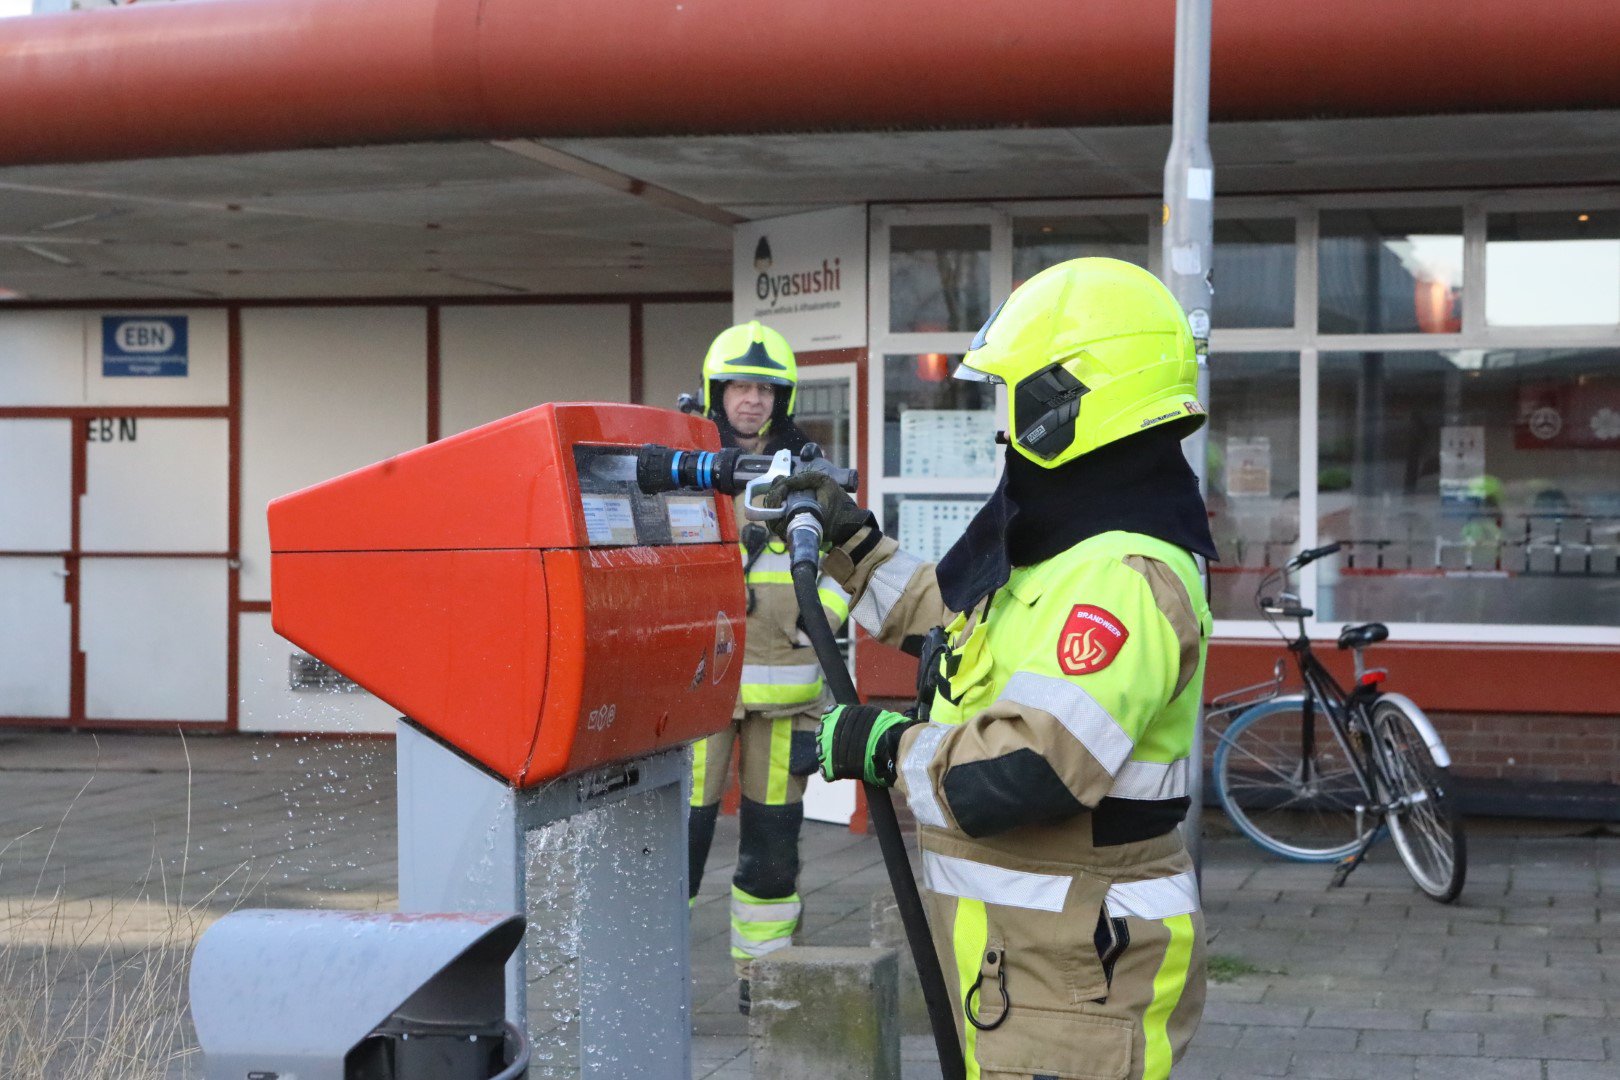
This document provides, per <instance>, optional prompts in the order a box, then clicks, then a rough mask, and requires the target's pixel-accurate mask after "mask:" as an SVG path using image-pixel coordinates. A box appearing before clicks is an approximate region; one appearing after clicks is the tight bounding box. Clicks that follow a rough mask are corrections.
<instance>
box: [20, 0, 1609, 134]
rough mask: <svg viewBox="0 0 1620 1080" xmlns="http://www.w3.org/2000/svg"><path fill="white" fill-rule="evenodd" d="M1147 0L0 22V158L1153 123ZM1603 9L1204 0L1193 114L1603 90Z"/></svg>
mask: <svg viewBox="0 0 1620 1080" xmlns="http://www.w3.org/2000/svg"><path fill="white" fill-rule="evenodd" d="M1174 26H1175V5H1174V3H1172V2H1170V0H1140V2H1135V3H1119V2H1117V0H1018V2H1016V3H1012V2H979V3H951V4H940V3H938V2H937V0H889V2H887V3H882V4H873V3H870V2H868V0H819V2H817V3H814V4H802V5H801V4H791V3H776V4H761V3H759V2H758V0H615V2H613V3H591V2H581V0H229V2H219V3H186V4H155V5H150V6H145V5H135V6H132V7H119V8H113V9H107V10H98V11H88V12H74V13H68V14H62V15H48V16H34V17H29V18H20V19H6V20H0V102H3V103H4V107H3V108H0V165H17V164H27V163H45V162H79V161H105V160H116V159H122V158H137V157H171V156H185V155H196V154H222V153H243V152H250V151H263V150H291V149H307V148H314V147H324V146H345V145H358V144H375V143H397V142H414V141H422V140H435V139H468V138H479V139H486V138H495V139H507V138H522V137H529V138H560V137H568V136H630V135H677V134H736V133H760V132H777V131H780V132H786V131H826V130H884V129H895V128H901V129H925V128H935V127H949V128H991V127H1003V126H1042V127H1050V126H1086V125H1102V124H1150V123H1151V124H1157V123H1164V122H1165V121H1167V120H1168V118H1169V114H1170V96H1171V71H1172V59H1173V56H1174V50H1173V40H1174ZM1616 41H1620V4H1614V3H1593V2H1591V0H1542V2H1540V3H1536V4H1526V3H1523V2H1522V0H1471V2H1463V3H1452V4H1420V3H1412V2H1411V0H1363V2H1362V3H1361V4H1359V5H1357V6H1355V8H1354V9H1353V10H1352V9H1347V8H1345V7H1343V6H1335V5H1331V4H1319V3H1314V2H1312V0H1223V2H1222V4H1221V9H1220V16H1219V18H1218V19H1216V21H1215V33H1214V46H1213V100H1212V114H1213V116H1214V118H1215V119H1216V120H1246V119H1296V118H1309V117H1318V116H1387V115H1413V114H1432V113H1444V112H1459V111H1466V112H1505V111H1534V110H1543V109H1547V110H1551V109H1572V108H1612V107H1616V106H1620V64H1616V63H1615V62H1614V53H1613V48H1614V42H1616Z"/></svg>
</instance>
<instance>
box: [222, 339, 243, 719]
mask: <svg viewBox="0 0 1620 1080" xmlns="http://www.w3.org/2000/svg"><path fill="white" fill-rule="evenodd" d="M225 331H226V332H225V337H226V350H225V356H226V361H225V362H226V374H227V379H226V384H227V387H228V393H227V399H228V400H229V402H230V433H229V439H230V453H229V455H228V460H227V462H226V470H227V472H226V475H227V480H226V483H227V494H226V509H225V513H226V514H227V516H228V517H227V521H226V534H227V539H226V541H225V546H226V547H228V548H230V549H231V553H232V558H231V560H230V562H229V563H227V564H226V570H225V598H226V603H225V606H226V614H225V620H226V621H225V664H226V667H225V729H226V730H227V731H236V730H237V728H238V726H239V724H240V722H241V719H242V717H241V712H242V702H241V696H242V695H241V690H242V687H241V681H242V672H241V663H240V661H241V653H242V626H241V623H242V620H241V602H242V563H241V559H240V557H239V556H240V552H241V550H242V310H241V309H240V308H237V307H232V308H229V309H227V311H226V315H225Z"/></svg>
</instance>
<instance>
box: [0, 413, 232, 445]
mask: <svg viewBox="0 0 1620 1080" xmlns="http://www.w3.org/2000/svg"><path fill="white" fill-rule="evenodd" d="M103 416H132V417H135V418H137V419H141V420H147V419H152V420H229V419H230V416H231V410H230V406H228V405H101V406H94V405H0V420H90V419H94V418H100V417H103ZM87 436H88V432H86V433H85V434H84V435H81V436H80V437H79V441H80V442H84V441H86V437H87Z"/></svg>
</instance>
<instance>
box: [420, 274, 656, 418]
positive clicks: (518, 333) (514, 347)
mask: <svg viewBox="0 0 1620 1080" xmlns="http://www.w3.org/2000/svg"><path fill="white" fill-rule="evenodd" d="M439 319H440V322H439V326H440V332H441V337H440V342H441V343H440V347H439V356H440V377H439V379H440V381H439V385H440V400H441V402H442V412H441V414H440V424H441V429H440V430H441V431H442V432H443V434H445V435H453V434H455V433H456V432H458V431H465V430H467V429H468V428H471V427H477V426H478V425H479V424H484V423H488V422H489V421H491V420H498V419H500V418H501V417H503V416H510V415H511V414H512V413H515V412H521V411H522V410H524V409H527V408H530V407H531V406H534V405H540V404H542V403H544V402H548V401H629V400H630V307H629V305H628V304H569V305H560V304H535V305H533V306H521V307H476V306H468V307H446V308H444V309H442V311H441V312H440V315H439Z"/></svg>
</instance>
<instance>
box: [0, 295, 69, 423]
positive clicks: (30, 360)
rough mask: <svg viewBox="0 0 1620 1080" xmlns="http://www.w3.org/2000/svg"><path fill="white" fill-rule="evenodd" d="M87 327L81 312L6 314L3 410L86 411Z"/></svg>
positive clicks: (1, 357)
mask: <svg viewBox="0 0 1620 1080" xmlns="http://www.w3.org/2000/svg"><path fill="white" fill-rule="evenodd" d="M84 327H85V319H84V315H83V313H81V312H77V311H8V312H0V405H82V404H83V403H84V354H85V341H84Z"/></svg>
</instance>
